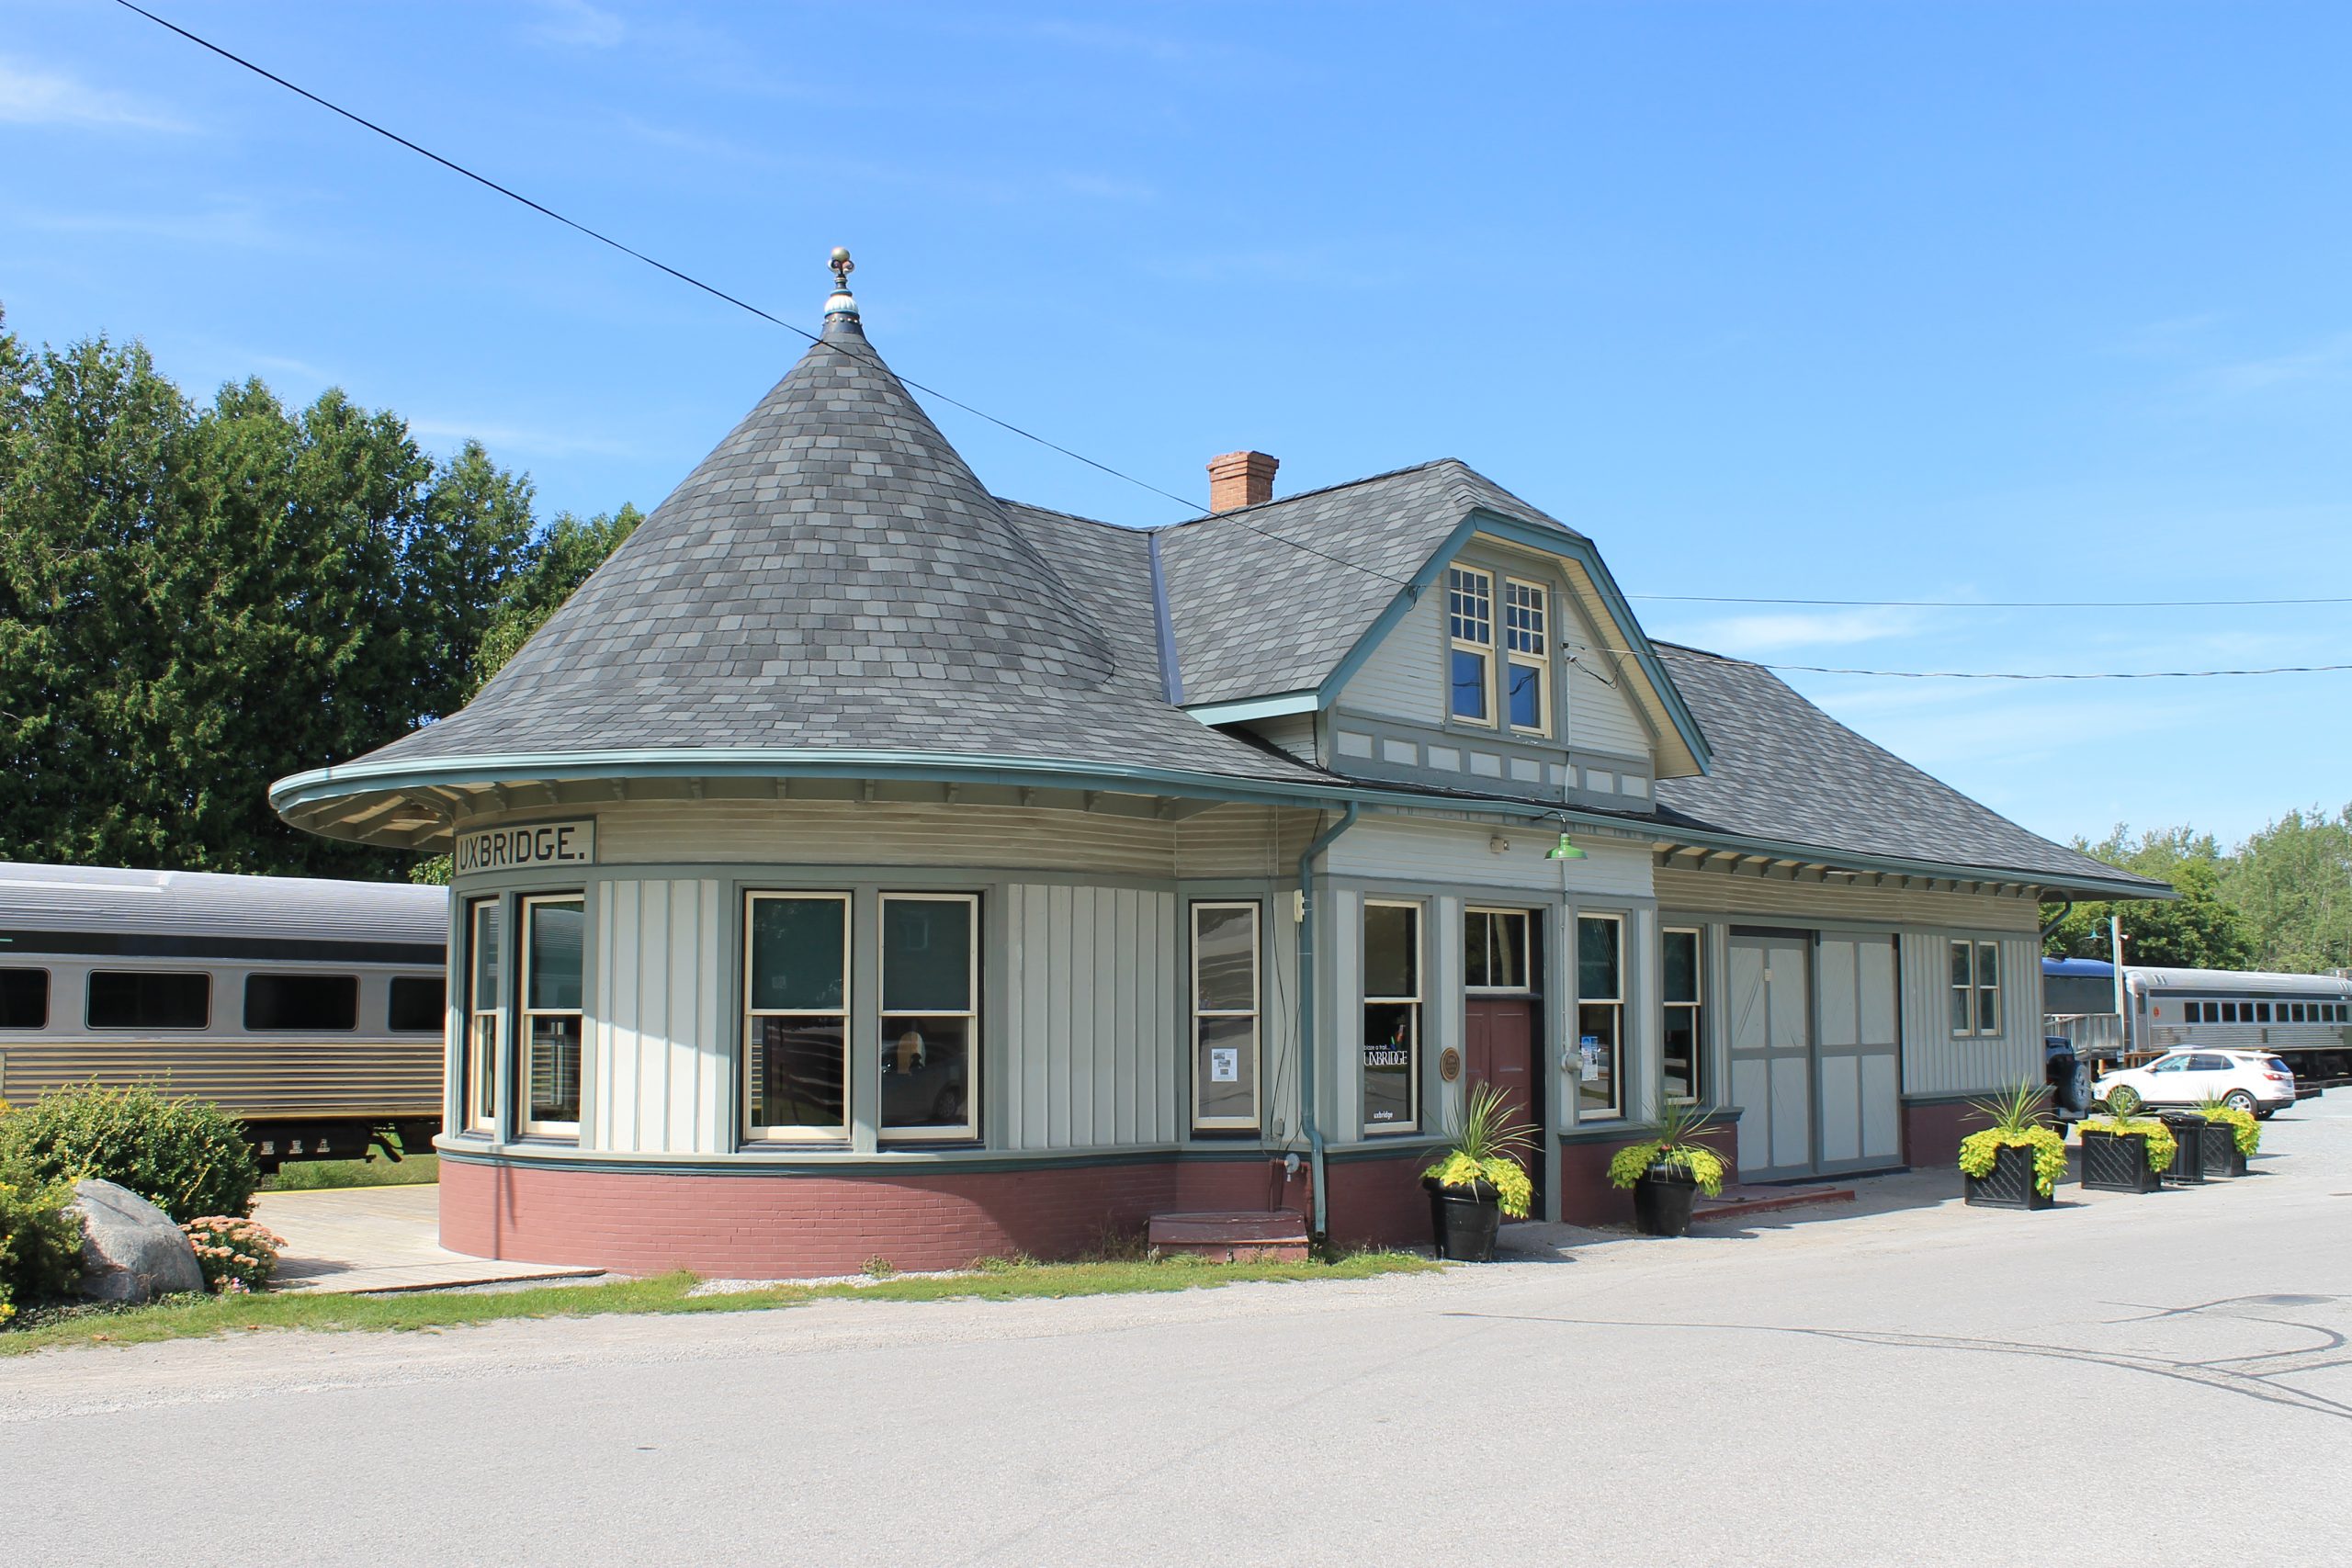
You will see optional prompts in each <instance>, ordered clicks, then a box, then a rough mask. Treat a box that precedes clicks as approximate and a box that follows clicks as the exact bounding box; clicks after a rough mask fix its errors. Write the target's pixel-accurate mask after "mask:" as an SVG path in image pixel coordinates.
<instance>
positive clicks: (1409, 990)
mask: <svg viewBox="0 0 2352 1568" xmlns="http://www.w3.org/2000/svg"><path fill="white" fill-rule="evenodd" d="M1420 1061H1421V907H1420V906H1419V904H1387V903H1375V902H1373V901H1371V900H1366V901H1365V904H1364V907H1363V1127H1364V1131H1365V1132H1367V1133H1408V1132H1411V1131H1412V1130H1413V1129H1414V1128H1416V1127H1418V1126H1419V1125H1420V1114H1421V1102H1420V1076H1421V1075H1420Z"/></svg>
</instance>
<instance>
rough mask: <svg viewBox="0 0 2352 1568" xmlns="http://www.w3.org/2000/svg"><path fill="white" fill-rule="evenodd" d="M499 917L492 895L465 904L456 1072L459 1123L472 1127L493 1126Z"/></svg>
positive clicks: (499, 1028)
mask: <svg viewBox="0 0 2352 1568" xmlns="http://www.w3.org/2000/svg"><path fill="white" fill-rule="evenodd" d="M502 922H503V916H502V915H501V913H500V910H499V907H498V900H497V899H495V898H476V899H475V900H473V901H472V902H471V903H469V904H468V905H467V906H466V1060H465V1066H464V1067H463V1068H462V1069H461V1070H460V1072H459V1074H458V1077H459V1078H460V1079H461V1080H462V1081H461V1085H460V1091H461V1092H462V1093H463V1094H464V1095H465V1097H466V1103H465V1109H464V1110H463V1111H461V1112H460V1113H459V1114H458V1125H459V1126H461V1127H464V1128H467V1129H468V1130H469V1131H472V1132H476V1133H489V1132H494V1131H496V1130H497V1127H498V1037H499V1035H500V1033H501V1032H503V1028H504V1022H505V1015H504V1013H503V1011H501V1010H500V1003H499V996H498V987H499V976H500V964H501V963H502V962H503V960H502V957H501V953H502V952H503V948H504V946H505V942H504V934H503V931H502V930H501V926H502Z"/></svg>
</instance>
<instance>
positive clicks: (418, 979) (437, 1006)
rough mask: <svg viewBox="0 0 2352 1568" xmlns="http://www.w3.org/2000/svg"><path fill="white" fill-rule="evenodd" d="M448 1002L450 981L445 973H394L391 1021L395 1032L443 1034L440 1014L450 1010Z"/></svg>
mask: <svg viewBox="0 0 2352 1568" xmlns="http://www.w3.org/2000/svg"><path fill="white" fill-rule="evenodd" d="M448 1005H449V982H448V979H447V977H446V976H440V975H395V976H392V1010H391V1016H390V1025H391V1031H392V1032H393V1033H395V1034H438V1033H440V1032H441V1015H442V1014H443V1013H444V1012H446V1011H447V1010H448Z"/></svg>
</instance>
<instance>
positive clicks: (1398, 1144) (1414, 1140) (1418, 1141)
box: [1323, 1133, 1448, 1165]
mask: <svg viewBox="0 0 2352 1568" xmlns="http://www.w3.org/2000/svg"><path fill="white" fill-rule="evenodd" d="M1447 1146H1448V1145H1447V1144H1446V1141H1445V1139H1443V1138H1442V1137H1430V1136H1428V1135H1426V1134H1416V1133H1407V1134H1402V1135H1401V1136H1399V1137H1397V1139H1396V1140H1395V1141H1394V1142H1388V1143H1378V1144H1350V1145H1348V1146H1347V1147H1345V1148H1339V1149H1330V1150H1328V1151H1327V1152H1326V1153H1325V1154H1324V1156H1323V1157H1324V1158H1325V1159H1327V1160H1329V1161H1331V1162H1332V1163H1334V1164H1337V1165H1353V1164H1356V1163H1358V1162H1360V1161H1363V1160H1374V1159H1429V1158H1431V1157H1433V1156H1436V1155H1438V1154H1440V1153H1442V1151H1443V1150H1444V1149H1445V1148H1446V1147H1447Z"/></svg>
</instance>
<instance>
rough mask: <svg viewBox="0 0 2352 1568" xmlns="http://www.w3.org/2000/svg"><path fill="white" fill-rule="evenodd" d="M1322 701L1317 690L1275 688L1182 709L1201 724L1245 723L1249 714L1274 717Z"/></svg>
mask: <svg viewBox="0 0 2352 1568" xmlns="http://www.w3.org/2000/svg"><path fill="white" fill-rule="evenodd" d="M1322 705H1323V700H1322V696H1321V694H1319V693H1317V692H1312V691H1307V692H1278V693H1276V694H1273V695H1272V696H1270V697H1245V698H1242V699H1241V700H1239V701H1238V702H1228V703H1203V704H1201V705H1199V706H1198V707H1188V708H1186V709H1185V710H1184V711H1185V712H1186V713H1188V714H1191V715H1192V716H1193V717H1194V718H1197V719H1199V720H1200V721H1201V722H1202V723H1203V724H1246V723H1248V722H1249V721H1250V720H1251V719H1253V718H1274V717H1278V716H1281V715H1283V714H1287V713H1313V712H1315V711H1316V710H1317V709H1318V708H1320V707H1321V706H1322Z"/></svg>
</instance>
